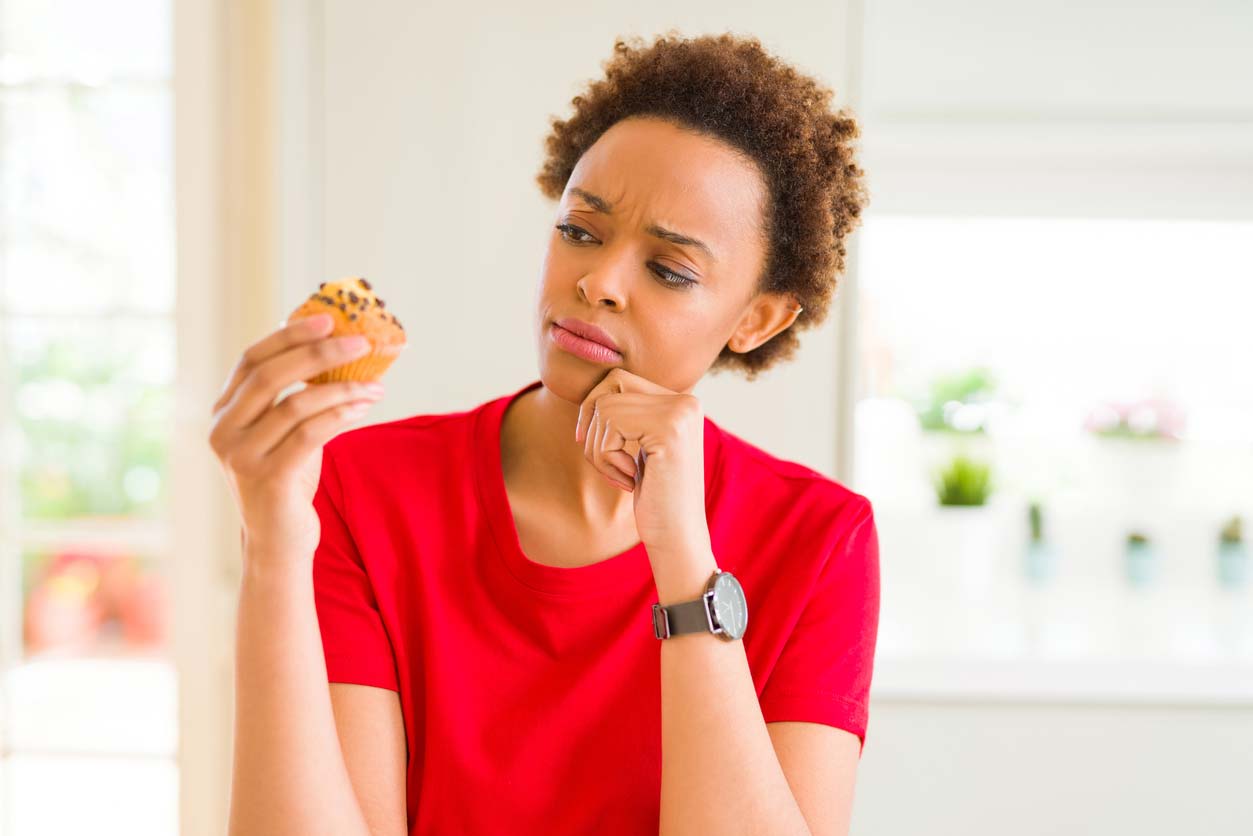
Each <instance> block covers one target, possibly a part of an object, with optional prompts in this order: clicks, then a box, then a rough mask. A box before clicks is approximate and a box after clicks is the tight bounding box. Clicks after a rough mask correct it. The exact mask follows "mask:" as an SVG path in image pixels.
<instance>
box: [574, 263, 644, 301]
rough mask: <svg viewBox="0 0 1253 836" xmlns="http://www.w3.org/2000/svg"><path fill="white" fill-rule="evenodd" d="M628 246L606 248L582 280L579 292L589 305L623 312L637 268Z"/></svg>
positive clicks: (579, 283)
mask: <svg viewBox="0 0 1253 836" xmlns="http://www.w3.org/2000/svg"><path fill="white" fill-rule="evenodd" d="M629 249H630V248H628V247H622V248H619V249H618V250H617V251H615V250H614V248H612V247H604V248H603V249H601V251H600V253H598V255H599V258H598V259H597V260H596V263H595V264H594V266H593V267H592V269H591V270H589V271H588V272H587V273H586V274H585V275H584V276H583V278H581V279H579V282H578V288H579V293H580V294H581V295H582V296H583V298H584V300H586V301H587V302H588V303H589V304H592V305H595V306H597V307H602V306H603V307H607V308H610V309H612V310H622V309H623V308H624V307H625V304H626V290H627V288H629V287H630V284H631V282H632V281H633V280H634V279H633V275H632V273H633V270H634V269H635V268H634V265H633V263H632V256H631V254H630V252H629Z"/></svg>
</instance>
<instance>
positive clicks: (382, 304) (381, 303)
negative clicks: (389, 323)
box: [374, 299, 386, 308]
mask: <svg viewBox="0 0 1253 836" xmlns="http://www.w3.org/2000/svg"><path fill="white" fill-rule="evenodd" d="M374 301H376V302H378V303H379V307H380V308H382V307H386V304H385V303H384V302H383V300H382V299H375V300H374Z"/></svg>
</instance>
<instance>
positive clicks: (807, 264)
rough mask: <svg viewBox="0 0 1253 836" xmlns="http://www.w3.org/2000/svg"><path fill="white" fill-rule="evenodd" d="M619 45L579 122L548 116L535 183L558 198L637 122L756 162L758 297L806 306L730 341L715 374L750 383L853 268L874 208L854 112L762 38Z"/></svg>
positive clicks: (585, 99) (578, 110) (577, 104)
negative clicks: (762, 202) (631, 120)
mask: <svg viewBox="0 0 1253 836" xmlns="http://www.w3.org/2000/svg"><path fill="white" fill-rule="evenodd" d="M613 49H614V54H613V56H612V57H611V58H610V59H609V60H607V61H606V62H604V64H603V65H602V66H603V67H604V69H605V77H604V78H603V79H600V80H597V81H594V82H591V83H590V84H589V85H588V86H587V87H586V89H585V90H584V91H583V92H582V94H580V95H577V96H575V97H574V98H573V99H572V100H571V104H573V105H574V115H573V116H571V117H570V118H569V119H564V120H560V119H557V118H555V117H553V118H551V119H550V123H551V126H552V132H551V133H550V134H549V135H548V137H547V138H546V139H545V140H544V145H545V149H546V152H547V153H546V157H545V159H544V162H543V166H542V168H541V169H540V173H539V174H538V175H537V176H536V182H537V183H539V186H540V189H541V190H542V191H543V193H544V195H545V196H546V197H549V198H551V199H553V200H559V199H560V198H561V195H562V193H563V192H564V191H565V187H566V183H567V182H568V181H569V179H570V175H571V173H572V172H573V171H574V167H575V165H576V164H577V163H578V161H579V159H580V158H581V157H582V156H583V153H584V152H585V151H587V149H588V148H590V147H591V146H592V144H593V143H594V142H595V141H596V140H597V138H599V137H600V135H601V134H602V133H604V132H605V131H606V130H608V129H609V128H610V127H611V126H612V125H613V124H614V123H616V122H618V121H620V120H622V119H625V118H627V117H630V116H654V117H660V118H664V119H667V120H668V121H670V122H672V123H673V124H676V125H678V126H679V127H682V128H684V129H687V130H691V131H694V132H696V133H699V134H701V135H704V136H711V137H714V138H717V139H720V140H722V141H723V142H725V143H727V144H729V145H730V146H732V147H733V148H735V149H736V150H737V151H739V152H740V153H741V154H744V155H746V156H747V157H748V158H749V159H751V160H753V161H754V162H755V163H756V164H757V166H758V167H759V170H760V171H761V173H762V175H763V178H764V181H765V183H766V184H767V188H768V194H769V197H768V206H767V208H766V209H765V218H764V223H765V230H763V232H764V234H765V240H767V242H768V246H767V253H766V260H765V267H764V268H763V271H762V275H761V276H760V277H759V278H758V292H776V293H783V294H791V295H792V296H794V297H795V298H796V299H797V301H798V302H799V304H800V305H801V306H802V310H801V313H800V316H799V317H798V318H797V319H796V321H795V322H794V323H793V324H792V326H791V327H789V328H786V329H784V330H783V331H781V332H780V333H778V334H776V335H775V336H774V337H773V338H771V339H769V340H767V341H766V342H765V343H763V344H762V345H759V346H757V347H756V348H754V349H752V350H751V351H747V352H736V351H733V350H732V349H731V348H729V347H727V346H724V347H723V349H722V352H721V353H720V354H719V355H718V357H717V359H716V360H715V361H714V363H713V365H712V366H711V367H710V371H712V372H717V371H720V370H723V369H740V370H741V371H742V372H743V373H744V374H745V376H746V378H747V379H748V380H750V381H751V380H753V379H754V378H755V377H756V376H757V374H758V373H760V372H762V371H764V370H766V369H768V368H770V367H771V366H774V365H775V364H777V363H780V362H782V361H785V360H788V359H789V358H791V357H792V356H793V355H795V354H796V351H797V349H798V348H799V346H800V341H799V340H798V339H797V336H796V331H797V330H798V329H799V330H803V329H807V328H812V327H814V326H817V325H819V324H821V323H822V322H823V320H825V319H826V317H827V313H828V311H829V309H830V307H831V302H832V299H833V298H834V296H835V289H836V283H837V277H838V276H839V275H840V274H841V273H842V272H843V271H844V256H845V247H844V240H845V238H846V237H847V236H848V235H849V233H850V232H852V230H853V229H854V228H855V227H856V226H857V224H858V222H859V221H858V219H859V216H860V215H861V212H862V209H863V208H864V207H865V205H866V203H867V193H866V190H865V186H864V183H863V175H864V173H865V172H864V171H862V169H860V168H859V167H858V166H857V164H856V163H855V162H854V159H853V146H852V140H853V139H854V138H855V137H857V136H859V135H860V129H859V127H858V125H857V122H856V121H855V120H854V119H853V117H852V116H851V115H849V114H848V113H847V112H846V110H843V109H841V110H839V111H836V112H831V110H830V109H829V104H830V100H831V97H832V95H833V94H832V91H831V90H830V88H827V87H825V86H823V85H821V84H819V83H818V82H817V81H816V80H814V79H813V78H811V77H809V76H806V75H803V74H802V73H800V72H798V71H797V70H796V69H795V68H794V67H791V66H789V65H787V64H785V63H783V62H782V61H780V60H779V59H777V58H775V57H773V56H771V55H770V54H769V53H767V52H766V51H765V50H764V49H763V48H762V46H761V42H760V41H759V40H758V39H757V38H755V37H751V36H747V37H742V36H735V35H732V34H730V33H727V34H722V35H703V36H699V37H694V38H684V37H682V36H680V35H679V34H678V33H677V32H676V31H675V30H673V29H672V30H669V31H667V32H665V33H664V34H661V35H658V36H657V37H656V38H655V40H654V41H653V43H652V44H648V45H646V44H644V43H643V42H642V40H641V39H640V38H639V37H638V36H637V37H631V38H618V39H616V40H615V42H614V47H613Z"/></svg>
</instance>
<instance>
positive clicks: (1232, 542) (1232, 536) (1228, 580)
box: [1218, 514, 1249, 587]
mask: <svg viewBox="0 0 1253 836" xmlns="http://www.w3.org/2000/svg"><path fill="white" fill-rule="evenodd" d="M1240 528H1241V519H1240V515H1239V514H1237V515H1235V516H1233V517H1232V518H1231V519H1230V520H1228V521H1227V524H1226V525H1225V526H1223V528H1222V531H1220V532H1219V535H1218V582H1219V583H1220V584H1221V585H1223V586H1225V587H1239V586H1243V585H1244V584H1245V583H1246V582H1247V581H1248V577H1249V551H1248V548H1247V547H1246V546H1245V545H1244V538H1243V536H1242V534H1241V530H1240Z"/></svg>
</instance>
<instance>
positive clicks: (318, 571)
mask: <svg viewBox="0 0 1253 836" xmlns="http://www.w3.org/2000/svg"><path fill="white" fill-rule="evenodd" d="M313 506H314V508H315V509H317V512H318V517H319V519H320V520H321V525H322V537H321V540H320V541H319V543H318V548H317V551H316V552H314V556H313V596H314V602H315V604H316V607H317V613H318V626H319V628H320V630H321V633H322V649H323V652H324V655H325V657H326V673H327V681H328V682H353V683H357V684H360V685H373V686H376V687H379V688H388V689H390V690H392V691H398V690H400V689H399V686H398V684H397V677H396V657H395V652H394V650H393V648H392V644H391V640H390V639H389V638H388V635H387V629H386V627H385V626H384V624H383V618H382V615H380V613H379V608H378V601H377V599H376V597H375V594H374V587H373V585H372V584H371V582H370V576H369V575H368V574H367V573H366V569H365V564H364V563H363V561H362V559H361V555H360V554H359V552H358V550H357V545H356V542H355V541H354V540H353V537H352V533H351V532H350V531H349V529H348V525H347V523H345V521H344V513H343V507H344V504H343V489H342V486H341V483H340V481H339V478H338V472H337V470H336V468H335V463H334V460H333V458H332V456H331V453H330V451H329V449H327V448H323V451H322V474H321V477H320V478H319V480H318V487H317V491H316V492H315V493H314V496H313Z"/></svg>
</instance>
